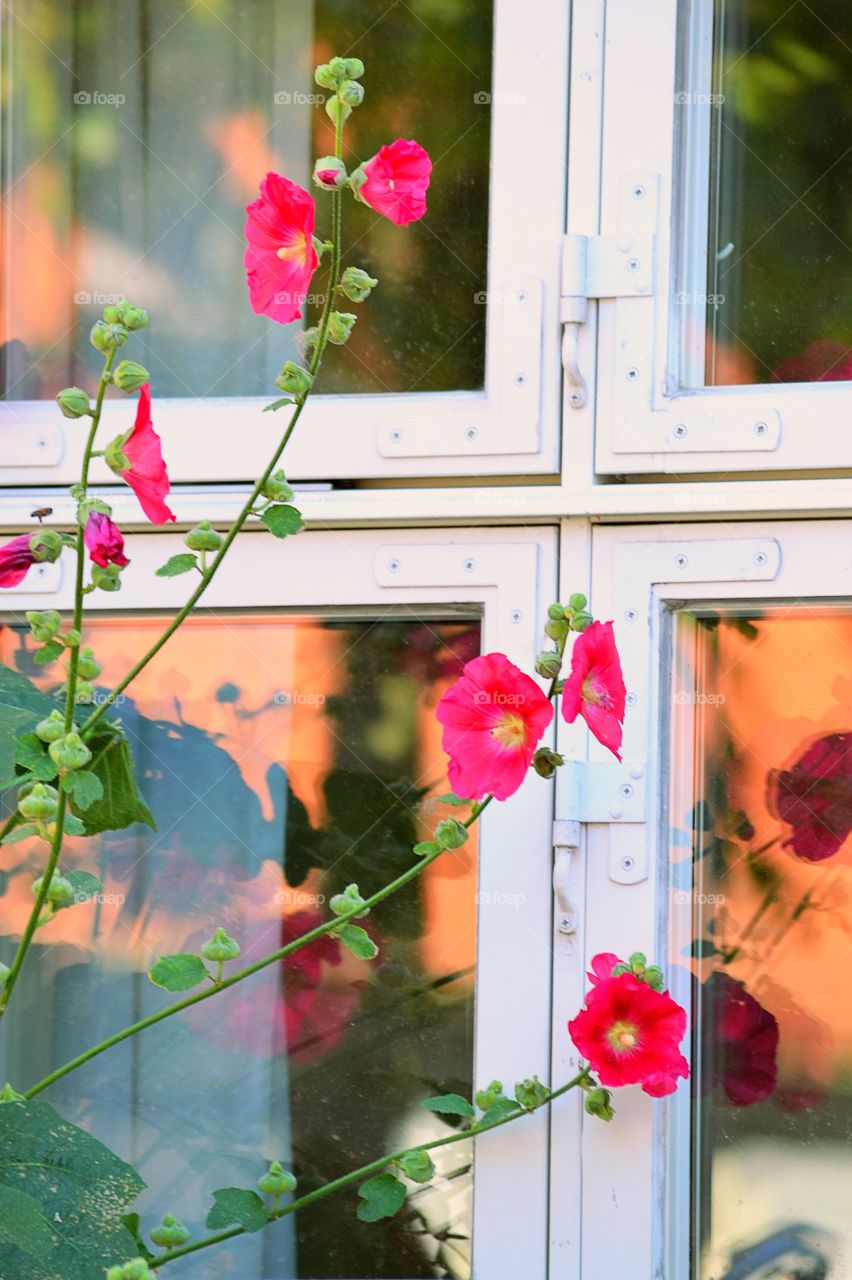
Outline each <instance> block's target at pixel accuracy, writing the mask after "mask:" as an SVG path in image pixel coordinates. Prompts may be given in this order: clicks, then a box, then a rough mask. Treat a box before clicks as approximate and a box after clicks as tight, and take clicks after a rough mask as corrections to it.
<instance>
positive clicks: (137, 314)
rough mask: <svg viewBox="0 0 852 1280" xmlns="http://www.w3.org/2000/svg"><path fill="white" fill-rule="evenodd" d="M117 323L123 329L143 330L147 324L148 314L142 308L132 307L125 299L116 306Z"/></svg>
mask: <svg viewBox="0 0 852 1280" xmlns="http://www.w3.org/2000/svg"><path fill="white" fill-rule="evenodd" d="M118 323H119V324H123V325H124V327H125V329H144V328H145V326H146V325H147V323H148V312H147V311H146V310H145V308H144V307H134V305H133V303H132V302H128V301H127V299H126V298H125V299H124V301H123V302H120V303H119V304H118Z"/></svg>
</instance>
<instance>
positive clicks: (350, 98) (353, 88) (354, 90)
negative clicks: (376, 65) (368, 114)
mask: <svg viewBox="0 0 852 1280" xmlns="http://www.w3.org/2000/svg"><path fill="white" fill-rule="evenodd" d="M337 92H338V95H339V96H340V100H341V102H345V103H347V104H348V105H349V106H350V107H360V105H361V103H362V102H363V101H364V86H363V85H362V84H359V83H358V81H357V80H343V81H342V82H341V85H340V88H339V89H338V91H337Z"/></svg>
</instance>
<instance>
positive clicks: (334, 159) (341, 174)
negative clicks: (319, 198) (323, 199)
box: [313, 156, 346, 191]
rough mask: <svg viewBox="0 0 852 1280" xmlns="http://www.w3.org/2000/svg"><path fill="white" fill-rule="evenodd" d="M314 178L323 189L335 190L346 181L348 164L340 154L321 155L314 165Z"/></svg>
mask: <svg viewBox="0 0 852 1280" xmlns="http://www.w3.org/2000/svg"><path fill="white" fill-rule="evenodd" d="M313 179H314V182H315V184H316V185H317V186H318V187H322V189H323V191H333V190H334V189H335V188H336V187H341V186H343V183H344V182H345V181H346V165H345V164H344V163H343V161H342V160H341V159H340V158H339V157H338V156H320V158H319V160H317V162H316V164H315V165H314V172H313Z"/></svg>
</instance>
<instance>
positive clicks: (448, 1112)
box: [420, 1093, 476, 1116]
mask: <svg viewBox="0 0 852 1280" xmlns="http://www.w3.org/2000/svg"><path fill="white" fill-rule="evenodd" d="M420 1105H421V1107H425V1108H426V1110H427V1111H437V1112H438V1114H439V1115H443V1116H474V1115H476V1112H475V1111H474V1109H473V1107H472V1106H471V1105H470V1103H469V1102H468V1100H467V1098H463V1097H462V1096H461V1094H460V1093H442V1094H441V1095H440V1097H438V1098H426V1100H425V1101H424V1102H421V1103H420Z"/></svg>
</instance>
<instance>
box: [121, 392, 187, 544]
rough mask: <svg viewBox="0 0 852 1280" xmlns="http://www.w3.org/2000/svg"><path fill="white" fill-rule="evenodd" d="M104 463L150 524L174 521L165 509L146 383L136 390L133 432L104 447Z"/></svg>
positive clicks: (163, 475)
mask: <svg viewBox="0 0 852 1280" xmlns="http://www.w3.org/2000/svg"><path fill="white" fill-rule="evenodd" d="M106 461H107V463H108V464H109V466H110V467H111V468H112V470H113V471H114V472H115V473H116V475H118V476H121V478H122V480H126V481H127V483H128V484H129V485H130V487H131V489H132V490H133V492H134V493H135V494H136V497H137V498H138V499H139V505H140V506H141V508H142V510H143V511H144V512H145V515H146V516H147V517H148V519H149V520H150V521H151V523H152V524H166V523H167V522H168V521H169V520H175V519H176V518H177V517H176V516H175V514H174V512H173V511H170V510H169V508H168V507H167V506H166V501H165V499H166V496H167V494H168V492H169V488H170V485H169V476H168V472H167V471H166V464H165V462H164V461H163V448H162V442H161V440H160V437H159V436H158V435H157V433H156V431H155V430H154V428H153V425H152V423H151V387H150V385H149V384H148V383H147V382H146V383H145V384H144V386H142V387H141V388H140V390H139V407H138V408H137V410H136V421H135V422H134V424H133V427H132V429H131V430H130V431H129V432H128V433H127V435H125V436H118V437H117V438H116V439H115V440H113V441H112V443H111V444H109V445H107V448H106Z"/></svg>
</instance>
